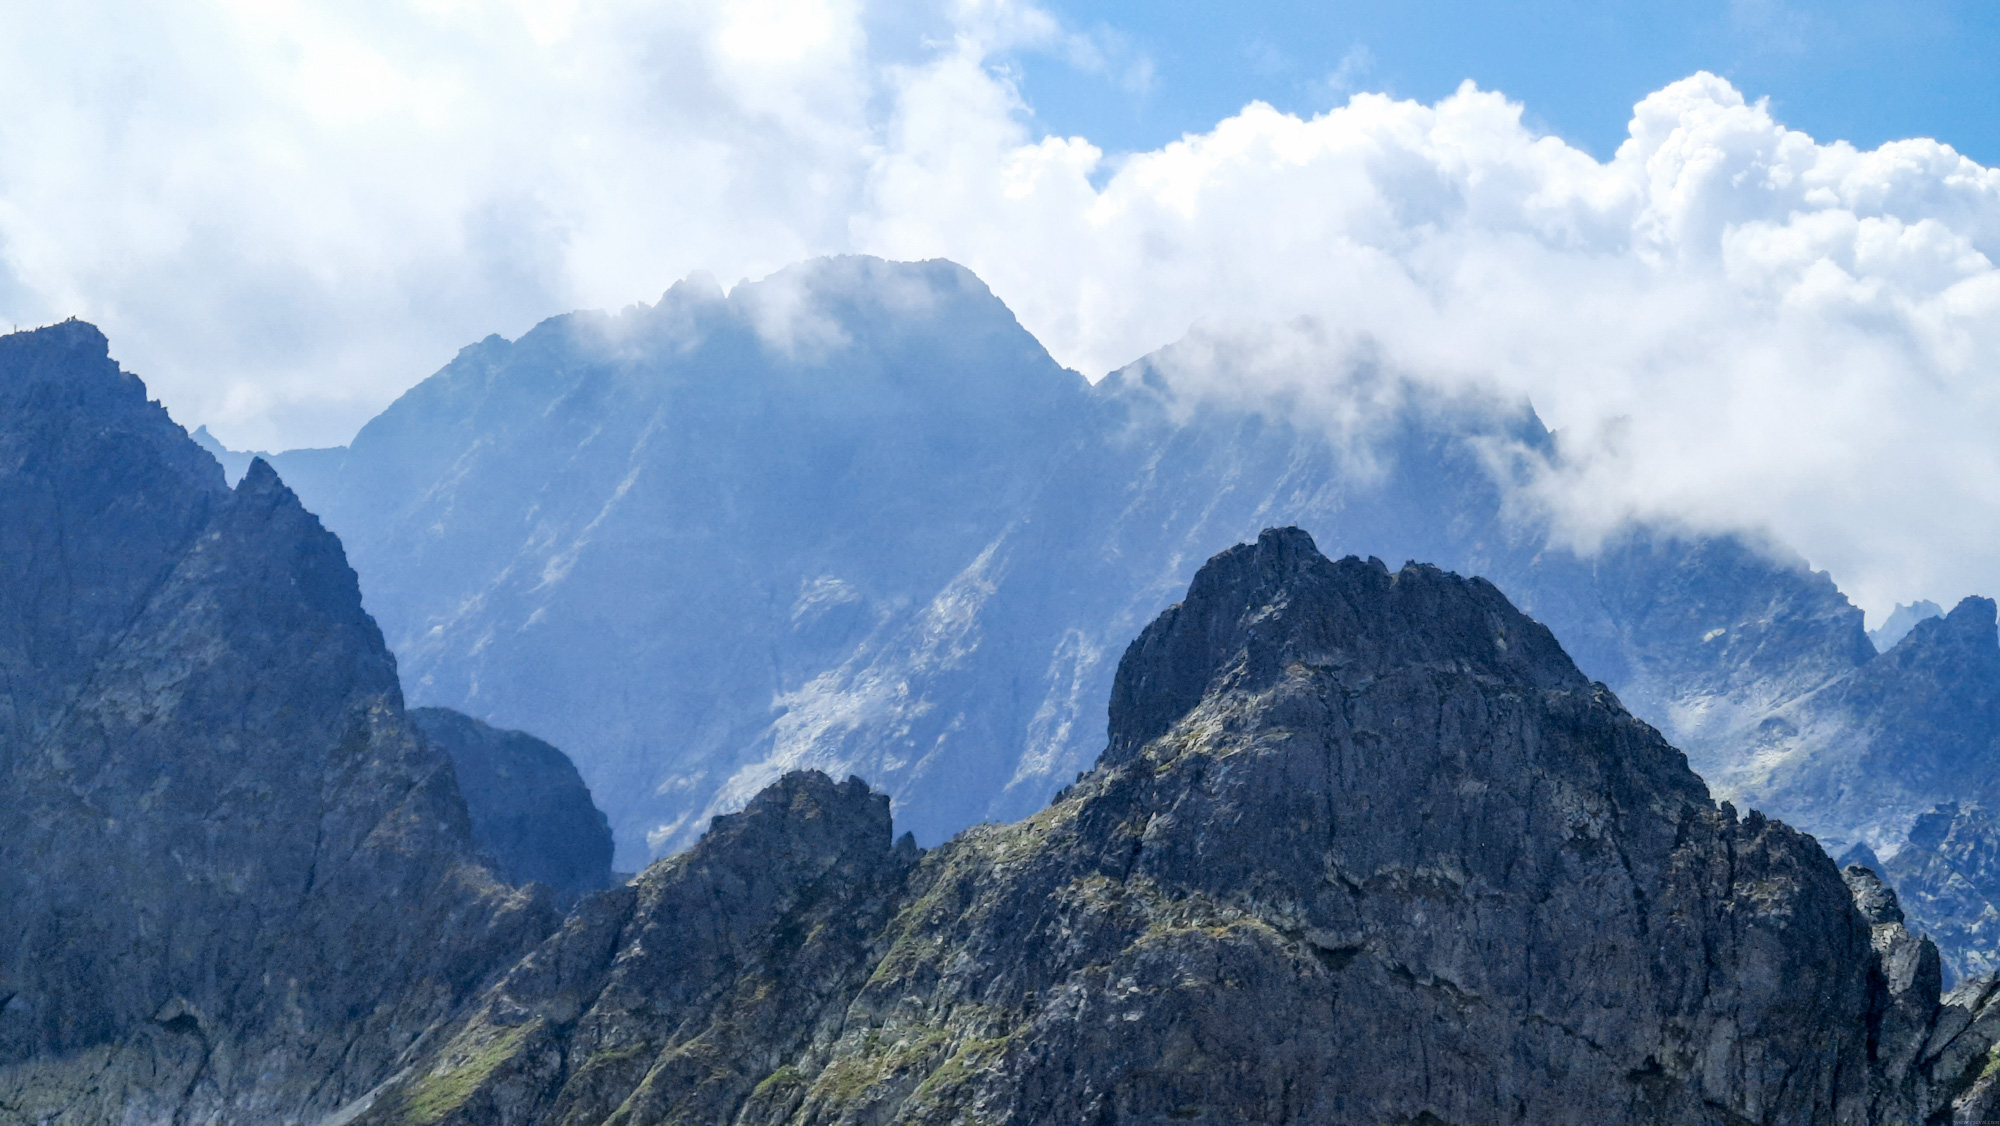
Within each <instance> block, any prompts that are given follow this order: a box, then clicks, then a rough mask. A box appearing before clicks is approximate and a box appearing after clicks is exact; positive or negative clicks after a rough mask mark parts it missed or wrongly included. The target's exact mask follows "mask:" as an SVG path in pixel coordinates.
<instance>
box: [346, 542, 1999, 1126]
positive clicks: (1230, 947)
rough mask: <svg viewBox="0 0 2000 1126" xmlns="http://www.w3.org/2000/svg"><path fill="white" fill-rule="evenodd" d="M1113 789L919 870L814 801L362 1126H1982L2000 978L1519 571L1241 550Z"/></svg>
mask: <svg viewBox="0 0 2000 1126" xmlns="http://www.w3.org/2000/svg"><path fill="white" fill-rule="evenodd" d="M1110 714H1111V724H1110V731H1111V736H1110V741H1109V745H1108V747H1107V749H1106V751H1105V753H1104V754H1103V756H1102V758H1101V759H1100V761H1099V763H1098V765H1097V766H1096V768H1095V769H1094V770H1092V771H1090V772H1089V773H1087V774H1086V775H1085V776H1083V777H1081V778H1079V779H1078V781H1077V782H1076V784H1075V785H1074V786H1072V787H1070V788H1068V789H1067V790H1066V791H1065V792H1063V793H1062V794H1061V795H1060V796H1059V797H1058V798H1057V799H1056V801H1055V802H1054V803H1053V804H1052V805H1050V806H1049V807H1048V808H1047V809H1045V810H1043V811H1042V812H1040V813H1038V814H1036V815H1034V816H1032V817H1029V818H1027V819H1026V820H1024V821H1022V822H1020V823H1018V824H1013V825H985V826H980V827H977V828H974V829H972V830H969V831H967V832H965V833H962V834H960V835H959V836H957V837H956V838H954V839H952V840H951V841H949V842H947V843H945V844H944V845H942V846H940V847H938V848H935V849H932V850H930V851H928V852H927V853H923V854H921V855H919V853H918V851H917V850H916V848H915V846H914V844H913V843H912V842H910V841H909V840H908V838H904V839H903V840H901V841H897V842H892V836H891V827H890V824H889V818H888V810H887V807H886V802H885V801H884V800H883V799H882V798H881V797H879V796H876V795H873V794H870V793H869V792H868V791H867V789H866V787H865V786H863V785H862V784H861V783H860V782H859V781H856V780H850V781H848V782H847V783H845V784H841V785H836V784H834V783H833V782H832V781H831V780H830V779H828V778H826V777H824V776H823V775H818V774H814V773H795V774H791V775H787V776H786V777H784V778H783V779H781V780H780V781H779V782H777V783H776V784H775V785H773V786H772V787H771V788H769V789H767V790H765V791H764V792H763V793H762V794H760V795H759V796H758V797H757V798H756V799H755V800H754V801H752V802H751V803H750V805H749V806H748V808H746V809H745V810H744V811H743V812H741V813H739V814H734V815H730V816H726V817H722V818H719V819H717V820H716V822H715V824H714V826H713V827H712V828H711V829H710V830H709V832H708V834H707V835H706V836H705V837H703V838H702V839H701V840H700V842H699V843H697V844H696V845H695V846H694V847H693V848H691V849H690V850H688V851H687V852H685V853H683V854H680V855H678V856H675V857H673V858H670V859H667V860H663V861H660V862H658V863H656V864H655V865H653V866H652V867H651V868H649V869H648V870H647V871H646V872H645V873H644V874H643V875H642V876H641V878H640V879H639V880H638V881H637V883H636V885H635V886H632V887H628V888H621V889H617V890H614V891H612V892H609V893H605V894H601V895H598V896H594V897H591V898H589V899H587V900H585V901H584V903H583V904H582V905H581V906H580V907H579V908H578V910H577V911H576V912H575V913H574V914H572V916H571V917H570V919H569V920H568V922H567V923H566V924H565V925H564V927H563V929H562V930H561V931H560V932H558V933H557V934H555V935H554V936H552V937H551V938H549V939H548V940H547V941H545V942H544V943H543V944H542V945H541V946H540V947H539V948H538V949H537V950H536V951H534V952H533V953H532V954H530V955H528V956H527V957H526V958H525V959H523V960H522V961H521V962H520V963H519V964H518V965H517V966H516V967H515V968H514V969H513V970H512V971H510V972H509V973H508V974H507V975H506V976H505V977H504V978H503V979H501V980H499V981H498V982H496V983H495V984H494V985H492V986H490V987H489V988H488V989H487V990H486V991H485V992H484V993H483V994H482V995H481V996H480V998H479V999H478V1000H477V1001H476V1003H475V1004H474V1005H473V1006H472V1007H471V1008H470V1009H469V1010H468V1011H467V1012H466V1013H464V1014H463V1015H461V1016H460V1017H459V1018H457V1019H456V1020H455V1021H454V1022H452V1023H451V1025H450V1026H448V1027H446V1028H444V1029H441V1030H439V1032H438V1033H437V1034H436V1035H435V1036H434V1037H433V1038H431V1040H430V1041H429V1044H430V1046H429V1047H428V1049H427V1051H426V1052H425V1053H424V1054H423V1055H422V1056H421V1058H419V1059H417V1060H416V1061H414V1062H413V1064H412V1065H411V1066H410V1067H409V1068H408V1069H407V1071H405V1072H404V1073H403V1075H402V1076H401V1077H400V1078H399V1079H397V1080H396V1081H395V1082H393V1083H392V1084H390V1085H389V1086H388V1087H387V1088H385V1089H384V1090H383V1091H382V1092H380V1093H379V1095H378V1096H377V1097H376V1098H375V1100H374V1101H373V1102H372V1103H371V1104H370V1106H369V1108H368V1110H367V1111H366V1113H365V1114H363V1115H362V1116H361V1119H360V1120H361V1121H368V1122H384V1123H387V1122H424V1123H443V1122H456V1123H539V1122H599V1121H607V1122H620V1123H640V1122H647V1123H651V1122H688V1123H695V1122H703V1123H707V1122H734V1123H799V1124H803V1123H836V1122H839V1123H858V1122H871V1123H889V1122H894V1123H918V1122H923V1123H932V1122H935V1123H946V1122H1005V1123H1044V1122H1080V1123H1126V1122H1130V1123H1147V1122H1160V1123H1166V1122H1232V1123H1234V1122H1272V1123H1277V1122H1342V1123H1347V1122H1354V1123H1385V1124H1386V1123H1405V1124H1407V1123H1426V1124H1443V1123H1456V1124H1469V1123H1488V1122H1532V1123H1593V1124H1595V1123H1607V1122H1647V1123H1690V1124H1692V1123H1702V1124H1725V1123H1726V1124H1731V1126H1735V1124H1739V1123H1748V1122H1756V1123H1855V1124H1860V1123H1921V1122H1937V1121H1962V1122H1975V1121H1984V1120H1985V1116H1986V1115H1987V1114H1988V1112H1989V1110H1990V1109H1991V1108H1990V1107H1989V1102H1990V1101H1991V1099H1992V1097H1993V1095H1992V1084H1991V1076H1989V1075H1987V1070H1988V1065H1987V1061H1988V1051H1989V1048H1990V1047H1991V1045H1992V1044H1993V1042H1994V1039H1995V1035H1996V1032H2000V1010H1996V1008H1995V1006H1994V1004H1993V993H1994V992H1995V989H1994V986H1993V985H1992V983H1990V982H1979V983H1973V984H1971V985H1968V986H1966V987H1963V988H1961V989H1960V990H1959V991H1957V992H1956V993H1954V994H1953V996H1952V997H1950V998H1947V999H1946V1000H1945V1001H1944V1002H1942V1003H1941V1002H1940V1001H1939V998H1938V987H1939V963H1938V958H1937V953H1936V950H1935V949H1934V948H1933V947H1932V946H1931V944H1930V943H1929V942H1927V941H1925V940H1923V939H1921V938H1917V937H1913V936H1912V935H1911V934H1910V933H1909V931H1908V928H1907V927H1906V925H1905V923H1904V920H1903V917H1902V912H1901V909H1900V907H1899V906H1898V904H1897V901H1896V896H1895V893H1894V892H1893V891H1891V890H1890V889H1889V888H1887V887H1886V886H1885V885H1883V884H1882V883H1881V882H1880V881H1879V880H1878V879H1876V878H1875V877H1874V875H1873V873H1871V872H1869V871H1867V870H1866V869H1863V868H1858V867H1857V868H1853V869H1850V870H1849V871H1848V872H1847V873H1846V874H1845V875H1844V876H1843V874H1842V873H1840V872H1838V871H1836V869H1835V867H1834V865H1833V863H1832V861H1831V860H1829V859H1828V858H1827V856H1826V855H1825V853H1824V852H1823V851H1822V850H1821V849H1820V848H1819V847H1818V845H1817V844H1816V843H1815V842H1814V841H1813V840H1812V839H1811V838H1810V837H1807V836H1805V835H1803V834H1801V833H1799V832H1797V831H1795V830H1793V829H1790V828H1788V827H1787V826H1785V825H1783V824H1781V823H1779V822H1776V821H1771V820H1768V819H1766V818H1764V817H1762V816H1760V815H1758V814H1756V813H1750V814H1747V815H1739V814H1738V813H1737V811H1735V810H1734V809H1732V808H1731V807H1730V806H1728V805H1726V804H1724V805H1720V806H1718V805H1717V804H1715V803H1714V802H1712V801H1711V800H1710V798H1709V795H1708V792H1707V790H1706V789H1705V788H1704V786H1703V784H1702V783H1701V781H1700V780H1699V779H1698V778H1696V776H1695V775H1694V774H1693V773H1692V772H1691V771H1690V770H1689V769H1688V767H1687V763H1686V760H1685V759H1684V757H1683V756H1682V755H1681V753H1680V752H1678V751H1676V750H1675V749H1674V748H1673V747H1671V746H1669V745H1668V744H1667V743H1666V742H1665V741H1663V740H1662V739H1661V737H1660V736H1659V735H1658V734H1657V733H1656V732H1655V731H1654V730H1653V729H1652V728H1651V727H1649V726H1647V725H1646V724H1644V723H1642V722H1640V721H1638V720H1636V719H1634V718H1633V717H1632V716H1631V715H1630V714H1628V713H1627V712H1626V711H1625V709H1624V708H1623V707H1622V706H1621V705H1620V704H1619V702H1618V701H1617V699H1616V698H1614V697H1613V696H1612V694H1611V693H1610V692H1609V691H1608V690H1606V689H1605V688H1604V687H1603V686H1602V685H1600V684H1596V683H1593V682H1591V681H1589V680H1587V679H1586V678H1585V677H1584V676H1582V675H1581V674H1580V673H1578V672H1577V670H1576V668H1575V666H1574V665H1573V664H1572V663H1571V662H1570V661H1569V659H1568V658H1567V657H1566V656H1565V654H1564V653H1563V651H1562V649H1561V648H1560V647H1559V646H1558V645H1557V643H1556V642H1555V640H1554V638H1553V637H1552V636H1551V635H1550V634H1549V632H1548V631H1547V630H1545V629H1544V628H1543V627H1542V626H1540V625H1538V624H1537V623H1536V622H1534V621H1532V620H1531V619H1529V618H1528V617H1526V616H1525V615H1523V614H1521V613H1520V612H1519V611H1517V610H1516V609H1515V608H1514V607H1513V606H1512V605H1510V604H1509V602H1508V601H1507V599H1506V598H1505V597H1503V596H1502V595H1501V594H1500V592H1499V591H1498V590H1497V589H1495V588H1494V587H1493V586H1491V585H1490V584H1488V583H1486V582H1484V581H1482V580H1479V579H1464V578H1460V577H1458V576H1456V575H1452V574H1449V573H1446V572H1443V571H1440V570H1437V569H1435V568H1432V567H1428V566H1421V565H1417V564H1411V565H1407V566H1405V567H1403V568H1402V569H1401V570H1399V571H1393V572H1392V571H1390V570H1389V569H1388V568H1386V567H1385V566H1383V565H1382V564H1381V563H1379V562H1377V561H1374V560H1369V561H1362V560H1360V559H1355V558H1347V559H1342V560H1339V561H1333V560H1329V559H1327V558H1326V557H1325V556H1323V555H1321V554H1320V552H1319V551H1318V550H1317V549H1316V547H1315V545H1314V544H1313V542H1312V541H1311V539H1310V538H1309V537H1308V536H1306V534H1305V533H1303V532H1300V531H1298V530H1296V529H1285V530H1277V531H1270V532H1266V533H1265V534H1264V535H1262V536H1261V537H1260V538H1259V539H1258V540H1257V542H1256V543H1254V544H1248V545H1243V546H1239V547H1236V548H1233V549H1231V550H1229V551H1225V552H1223V553H1222V554H1221V555H1218V556H1216V557H1215V558H1214V559H1212V560H1210V561H1209V563H1208V564H1207V565H1206V566H1205V567H1204V568H1202V569H1201V571H1200V572H1199V573H1198V574H1197V576H1196V578H1195V580H1194V582H1193V585H1192V586H1191V587H1190V588H1189V590H1188V594H1187V597H1186V599H1185V600H1184V601H1182V602H1181V603H1179V604H1177V605H1176V606H1174V607H1173V608H1171V609H1169V610H1168V611H1167V612H1166V613H1165V614H1163V615H1161V616H1160V618H1159V619H1158V620H1156V621H1155V622H1154V623H1153V624H1152V625H1151V626H1149V627H1148V628H1147V629H1146V630H1145V631H1144V632H1143V634H1142V635H1141V636H1140V637H1139V638H1138V640H1136V641H1135V642H1133V643H1132V645H1131V646H1130V647H1129V649H1127V651H1126V654H1125V657H1124V659H1123V661H1122V662H1121V663H1120V665H1119V668H1118V671H1117V675H1116V680H1115V688H1114V693H1113V697H1112V700H1111V713H1110Z"/></svg>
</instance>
